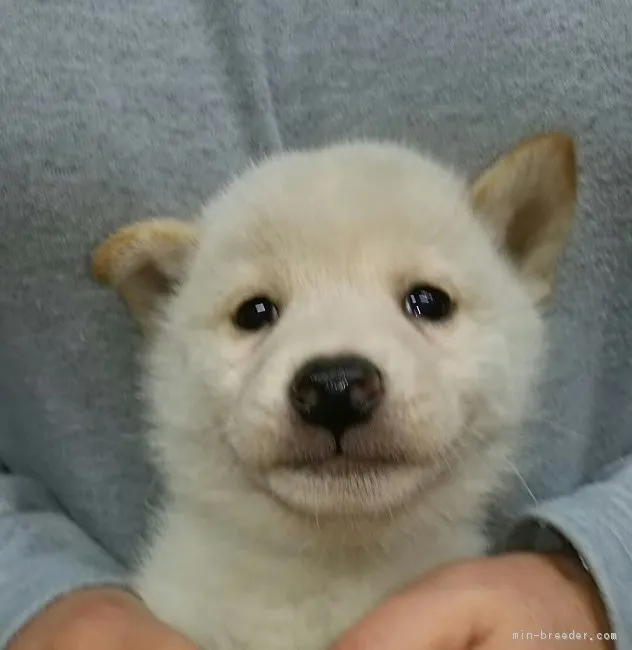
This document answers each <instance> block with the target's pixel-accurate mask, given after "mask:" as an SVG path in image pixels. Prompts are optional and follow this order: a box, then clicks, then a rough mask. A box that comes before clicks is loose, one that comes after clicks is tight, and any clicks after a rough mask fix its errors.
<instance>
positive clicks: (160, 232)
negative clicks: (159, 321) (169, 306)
mask: <svg viewBox="0 0 632 650" xmlns="http://www.w3.org/2000/svg"><path fill="white" fill-rule="evenodd" d="M197 239H198V232H197V228H196V227H195V226H194V225H193V224H191V223H186V222H183V221H177V220H175V219H154V220H151V221H145V222H141V223H137V224H133V225H131V226H128V227H126V228H123V229H121V230H119V231H118V232H115V233H114V234H113V235H111V236H110V237H108V238H107V239H106V240H105V241H104V242H102V243H101V244H100V245H99V246H98V247H97V248H96V249H95V250H94V252H93V254H92V273H93V275H94V277H95V279H96V280H97V282H99V283H100V284H102V285H109V286H111V287H112V288H114V289H115V290H116V292H117V293H118V294H119V296H120V297H121V298H122V299H123V300H124V301H125V303H126V304H127V306H128V308H129V309H130V311H131V312H132V314H133V316H134V318H135V319H136V320H137V322H138V323H139V324H140V326H141V327H142V329H143V330H144V331H145V332H148V331H150V330H151V328H152V324H153V322H154V317H155V315H156V311H157V309H158V308H159V306H160V303H161V302H162V301H163V300H164V299H165V298H166V297H168V296H169V295H170V294H172V293H173V291H174V289H175V288H176V287H177V285H178V284H179V283H180V282H181V281H182V279H183V277H184V272H185V270H186V266H187V263H188V260H189V258H190V256H191V254H192V252H193V250H194V249H195V247H196V245H197Z"/></svg>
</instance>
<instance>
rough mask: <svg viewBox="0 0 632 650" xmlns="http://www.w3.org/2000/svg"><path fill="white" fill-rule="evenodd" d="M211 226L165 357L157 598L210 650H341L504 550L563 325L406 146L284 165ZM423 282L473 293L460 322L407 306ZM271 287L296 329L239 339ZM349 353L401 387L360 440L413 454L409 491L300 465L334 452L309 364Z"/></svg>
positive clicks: (147, 588) (235, 195)
mask: <svg viewBox="0 0 632 650" xmlns="http://www.w3.org/2000/svg"><path fill="white" fill-rule="evenodd" d="M200 228H201V233H200V237H199V241H198V245H197V248H196V250H195V253H194V254H193V255H192V257H191V259H190V260H189V262H190V263H189V266H188V268H187V272H186V274H185V280H184V282H183V284H182V286H181V289H180V290H179V291H178V292H177V295H176V296H175V297H174V299H173V300H171V301H170V302H169V304H168V305H167V306H166V308H165V314H164V318H163V319H162V321H161V324H160V327H159V329H158V332H157V333H156V335H155V336H154V337H153V338H152V341H151V344H150V350H149V355H148V364H147V374H146V380H147V384H146V388H147V393H148V396H149V402H150V415H151V419H152V430H151V433H150V442H151V445H152V447H153V449H154V450H155V451H156V455H157V460H158V463H159V464H160V466H161V468H162V469H163V470H164V472H165V475H166V478H167V484H168V500H167V503H166V506H165V510H164V512H163V513H162V515H161V516H160V517H159V518H158V519H157V520H156V526H155V534H154V535H153V536H152V538H151V540H150V542H149V544H148V546H147V548H146V549H145V553H144V554H143V557H142V562H141V565H140V568H139V571H138V574H137V576H136V584H137V587H138V589H139V592H140V594H141V595H142V596H143V597H144V598H145V600H146V602H147V603H148V605H149V606H150V607H151V608H152V609H153V610H154V611H155V612H156V613H157V614H158V615H159V616H160V617H162V618H163V619H164V620H166V621H167V622H168V623H170V624H171V625H173V626H174V627H176V628H178V629H180V630H182V631H183V632H184V633H186V634H187V635H189V636H190V637H191V638H192V639H193V640H194V641H196V642H197V643H199V644H200V645H201V646H202V647H203V648H205V649H207V650H237V649H240V650H241V649H246V650H255V649H256V650H325V648H326V647H327V646H328V644H329V643H331V642H332V641H333V640H334V639H335V638H336V636H337V635H339V634H340V633H341V632H342V631H343V630H344V629H345V628H347V627H348V626H349V625H350V624H352V623H353V622H354V621H356V620H357V619H358V618H359V617H361V616H362V615H363V614H364V613H365V612H367V611H368V610H369V609H370V608H371V607H372V606H374V605H375V604H376V603H377V602H378V601H379V600H381V599H382V598H384V597H385V596H386V595H387V594H388V593H390V592H392V591H393V590H395V589H397V588H399V587H400V586H402V585H403V584H405V583H406V582H408V581H410V580H412V579H414V578H415V577H417V576H418V575H421V574H422V573H424V572H426V571H428V570H430V569H431V568H433V567H436V566H437V565H439V564H441V563H444V562H448V561H451V560H454V559H456V558H462V557H467V556H471V555H477V554H480V553H482V552H483V551H484V547H485V543H484V540H483V537H482V534H481V530H480V527H481V517H482V514H483V509H484V507H485V505H486V504H487V502H488V500H489V498H490V497H491V496H493V495H494V494H497V493H498V491H499V490H500V489H501V487H502V480H503V477H504V476H506V474H507V471H508V469H509V467H510V461H511V459H512V457H513V456H514V455H515V453H516V450H517V448H518V441H519V435H518V431H519V423H520V420H521V418H522V416H523V413H524V410H525V408H527V405H528V403H529V397H530V393H531V390H530V388H531V386H532V383H533V380H534V378H535V374H536V371H537V369H538V362H539V359H540V358H541V356H542V354H541V353H542V345H543V330H542V324H541V320H540V317H539V315H538V312H537V309H536V306H535V305H534V303H533V300H532V297H531V296H530V294H529V292H528V290H527V283H526V281H525V280H524V278H522V277H520V276H519V274H518V272H517V271H516V270H514V268H513V267H512V265H511V264H509V263H508V262H507V261H506V259H505V257H504V255H503V252H502V251H501V250H498V249H497V247H496V244H495V243H494V238H493V237H492V235H491V234H490V233H489V232H488V231H487V226H486V224H485V220H484V219H482V218H480V215H476V214H475V213H474V211H473V208H472V206H471V201H470V197H469V188H468V186H467V184H466V183H465V181H464V180H463V179H461V178H460V177H458V176H457V175H456V174H454V173H453V172H452V171H451V170H449V169H446V168H444V167H443V166H441V165H439V164H437V163H436V162H434V161H433V160H431V159H428V158H426V157H423V156H421V155H419V154H416V153H413V152H411V151H408V150H405V149H403V148H400V147H398V146H396V145H390V144H371V143H355V144H353V143H352V144H342V145H337V146H333V147H329V148H325V149H322V150H317V151H311V152H306V153H288V154H284V155H281V156H279V157H276V158H272V159H270V160H268V161H265V162H264V163H262V164H261V165H259V166H256V167H254V168H252V169H250V170H248V171H247V172H246V173H245V174H243V175H242V176H241V177H240V178H239V179H238V180H236V181H235V182H234V183H233V184H231V185H230V186H229V187H228V188H227V189H226V190H225V191H224V192H223V193H222V195H221V196H219V197H218V198H217V199H215V200H213V201H211V202H210V203H209V204H208V205H207V206H206V207H205V208H204V210H203V214H202V215H201V219H200ZM422 282H424V283H430V284H436V285H438V286H440V287H443V288H444V289H445V290H447V291H448V292H449V293H450V294H451V295H452V296H454V298H455V300H456V303H457V310H456V312H455V314H454V316H453V317H452V318H451V319H450V320H449V321H447V322H445V323H440V324H434V325H433V324H430V323H426V322H423V321H413V320H411V319H410V317H408V316H407V315H406V314H405V313H404V311H403V310H402V300H403V297H404V295H405V293H406V291H407V290H408V288H409V287H411V286H412V285H414V284H418V283H422ZM260 294H265V295H269V296H270V297H271V298H273V299H274V300H276V301H278V302H279V304H280V305H281V318H280V320H279V321H278V323H277V324H276V325H275V326H274V327H273V328H271V329H269V330H266V331H264V332H261V333H257V334H255V335H244V334H243V333H240V332H237V331H236V330H235V329H234V327H233V325H232V323H231V315H232V313H233V311H234V310H235V309H236V307H237V306H238V304H239V303H240V302H241V301H242V300H245V299H247V298H249V297H251V296H253V295H260ZM337 352H353V353H357V354H360V355H364V356H366V357H368V358H370V359H371V360H372V361H373V362H374V363H375V364H377V365H378V366H379V367H380V368H382V370H383V372H384V375H385V377H386V380H387V398H386V403H385V404H384V407H383V408H382V409H381V411H380V413H379V415H378V416H377V419H376V421H375V422H373V423H372V424H371V425H369V426H368V427H365V428H363V429H362V430H359V431H357V432H354V433H351V434H350V436H352V437H351V438H350V444H351V445H354V444H355V445H357V446H358V448H362V449H365V450H368V451H367V453H373V452H375V453H388V452H391V451H392V453H393V454H394V455H396V456H397V457H398V458H400V459H401V460H402V463H403V464H402V467H401V468H400V469H398V470H394V471H393V472H392V473H391V474H389V475H388V476H381V477H378V478H377V479H375V480H373V479H371V480H368V479H367V478H366V477H364V478H359V479H358V480H357V481H356V482H353V481H351V479H349V480H348V481H347V482H346V483H345V481H343V480H342V479H341V480H338V481H336V482H333V483H330V482H328V479H325V478H323V479H322V480H311V479H307V478H306V477H305V476H304V475H301V474H297V473H296V472H294V473H293V472H290V471H289V470H287V469H285V470H284V469H280V468H279V463H280V462H282V461H291V460H292V458H293V457H294V456H293V455H294V454H296V453H299V452H301V453H303V452H304V451H305V449H306V448H310V450H312V451H313V453H314V454H315V455H316V456H321V455H324V454H325V453H326V451H325V448H326V445H327V444H328V442H327V437H326V436H325V435H323V436H322V439H321V438H318V437H317V436H315V434H314V433H313V432H309V431H306V430H303V427H302V426H301V425H300V424H299V423H297V422H296V420H295V419H294V418H293V417H292V415H291V413H290V410H289V406H288V405H287V403H286V401H287V400H286V391H287V385H288V382H289V381H290V378H291V376H292V374H293V372H294V371H295V370H296V369H297V368H298V367H299V366H300V365H301V364H302V363H303V362H305V361H307V360H308V359H310V358H312V357H314V356H317V355H322V354H329V353H337ZM353 436H355V438H353ZM363 445H364V446H363ZM310 446H311V447H310ZM312 447H313V449H312ZM310 453H311V452H310ZM351 483H353V484H351Z"/></svg>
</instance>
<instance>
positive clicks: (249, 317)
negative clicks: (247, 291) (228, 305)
mask: <svg viewBox="0 0 632 650" xmlns="http://www.w3.org/2000/svg"><path fill="white" fill-rule="evenodd" d="M278 318H279V309H278V307H277V306H276V305H275V304H274V303H273V302H272V301H271V300H270V299H269V298H266V297H265V296H257V297H255V298H251V299H250V300H246V301H245V302H242V303H241V305H240V306H239V307H238V309H237V311H236V312H235V315H234V316H233V322H234V323H235V325H236V326H237V327H238V328H239V329H242V330H246V331H248V332H254V331H256V330H260V329H263V328H264V327H269V326H270V325H273V324H274V323H275V322H276V321H277V320H278Z"/></svg>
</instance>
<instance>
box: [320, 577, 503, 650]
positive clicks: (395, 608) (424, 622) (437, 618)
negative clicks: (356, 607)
mask: <svg viewBox="0 0 632 650" xmlns="http://www.w3.org/2000/svg"><path fill="white" fill-rule="evenodd" d="M481 600H482V599H481V598H480V594H477V593H476V591H475V590H472V589H471V588H463V589H459V590H456V589H454V588H453V587H452V586H447V587H444V586H441V585H439V584H437V583H436V582H434V581H432V582H431V583H425V582H424V581H421V582H419V583H416V584H415V585H414V586H412V587H410V588H409V589H407V590H406V591H404V592H402V593H400V594H397V595H395V596H392V597H391V598H389V599H388V600H386V601H384V603H383V604H382V605H380V606H379V607H378V608H377V609H376V610H374V611H373V612H371V613H370V614H369V615H368V616H366V617H365V618H364V619H362V620H361V621H360V622H359V623H357V624H356V625H354V626H353V627H352V628H351V629H350V630H348V631H347V632H346V633H345V634H343V635H342V637H341V638H340V639H339V640H338V641H336V643H334V645H333V646H332V648H331V650H466V649H470V648H476V647H479V644H481V643H482V641H483V640H484V639H486V638H487V637H488V635H489V634H490V633H491V631H492V629H491V624H490V621H489V610H487V612H485V611H483V609H484V608H483V607H482V603H481ZM486 614H487V615H486Z"/></svg>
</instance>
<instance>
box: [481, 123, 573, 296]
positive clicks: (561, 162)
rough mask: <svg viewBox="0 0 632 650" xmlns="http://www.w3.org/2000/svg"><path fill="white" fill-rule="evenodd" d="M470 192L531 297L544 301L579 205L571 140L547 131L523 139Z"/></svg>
mask: <svg viewBox="0 0 632 650" xmlns="http://www.w3.org/2000/svg"><path fill="white" fill-rule="evenodd" d="M471 194H472V200H473V203H474V207H475V209H476V211H477V212H478V213H479V214H480V216H481V217H482V218H483V219H485V221H486V222H487V223H488V225H489V226H490V227H491V230H492V233H493V234H494V235H495V236H496V237H497V239H498V242H499V244H500V245H501V246H502V247H503V248H504V250H505V251H506V252H507V253H508V255H509V256H510V258H511V259H512V260H513V261H514V262H515V264H516V266H517V267H518V270H519V271H520V273H521V274H522V276H523V277H524V278H525V280H526V281H527V283H528V286H529V288H530V290H531V292H532V294H533V297H534V300H536V301H537V302H542V301H544V300H546V299H547V298H548V297H549V295H550V294H551V293H552V290H553V284H554V280H555V270H556V266H557V261H558V259H559V257H560V255H561V253H562V250H563V248H564V244H565V242H566V239H567V236H568V232H569V229H570V225H571V223H572V220H573V216H574V214H575V207H576V203H577V163H576V156H575V145H574V142H573V139H572V138H571V137H570V136H568V135H565V134H563V133H550V134H544V135H540V136H537V137H535V138H531V139H529V140H524V141H523V142H521V143H520V144H518V146H517V147H515V148H514V149H513V150H512V151H510V152H509V153H508V154H506V155H504V156H503V157H502V158H500V159H499V160H498V161H497V162H496V163H495V164H494V165H493V166H492V167H491V168H489V169H488V170H487V171H485V172H484V173H483V174H482V175H481V176H480V177H479V179H478V180H477V181H476V182H475V183H474V184H473V185H472V190H471Z"/></svg>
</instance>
